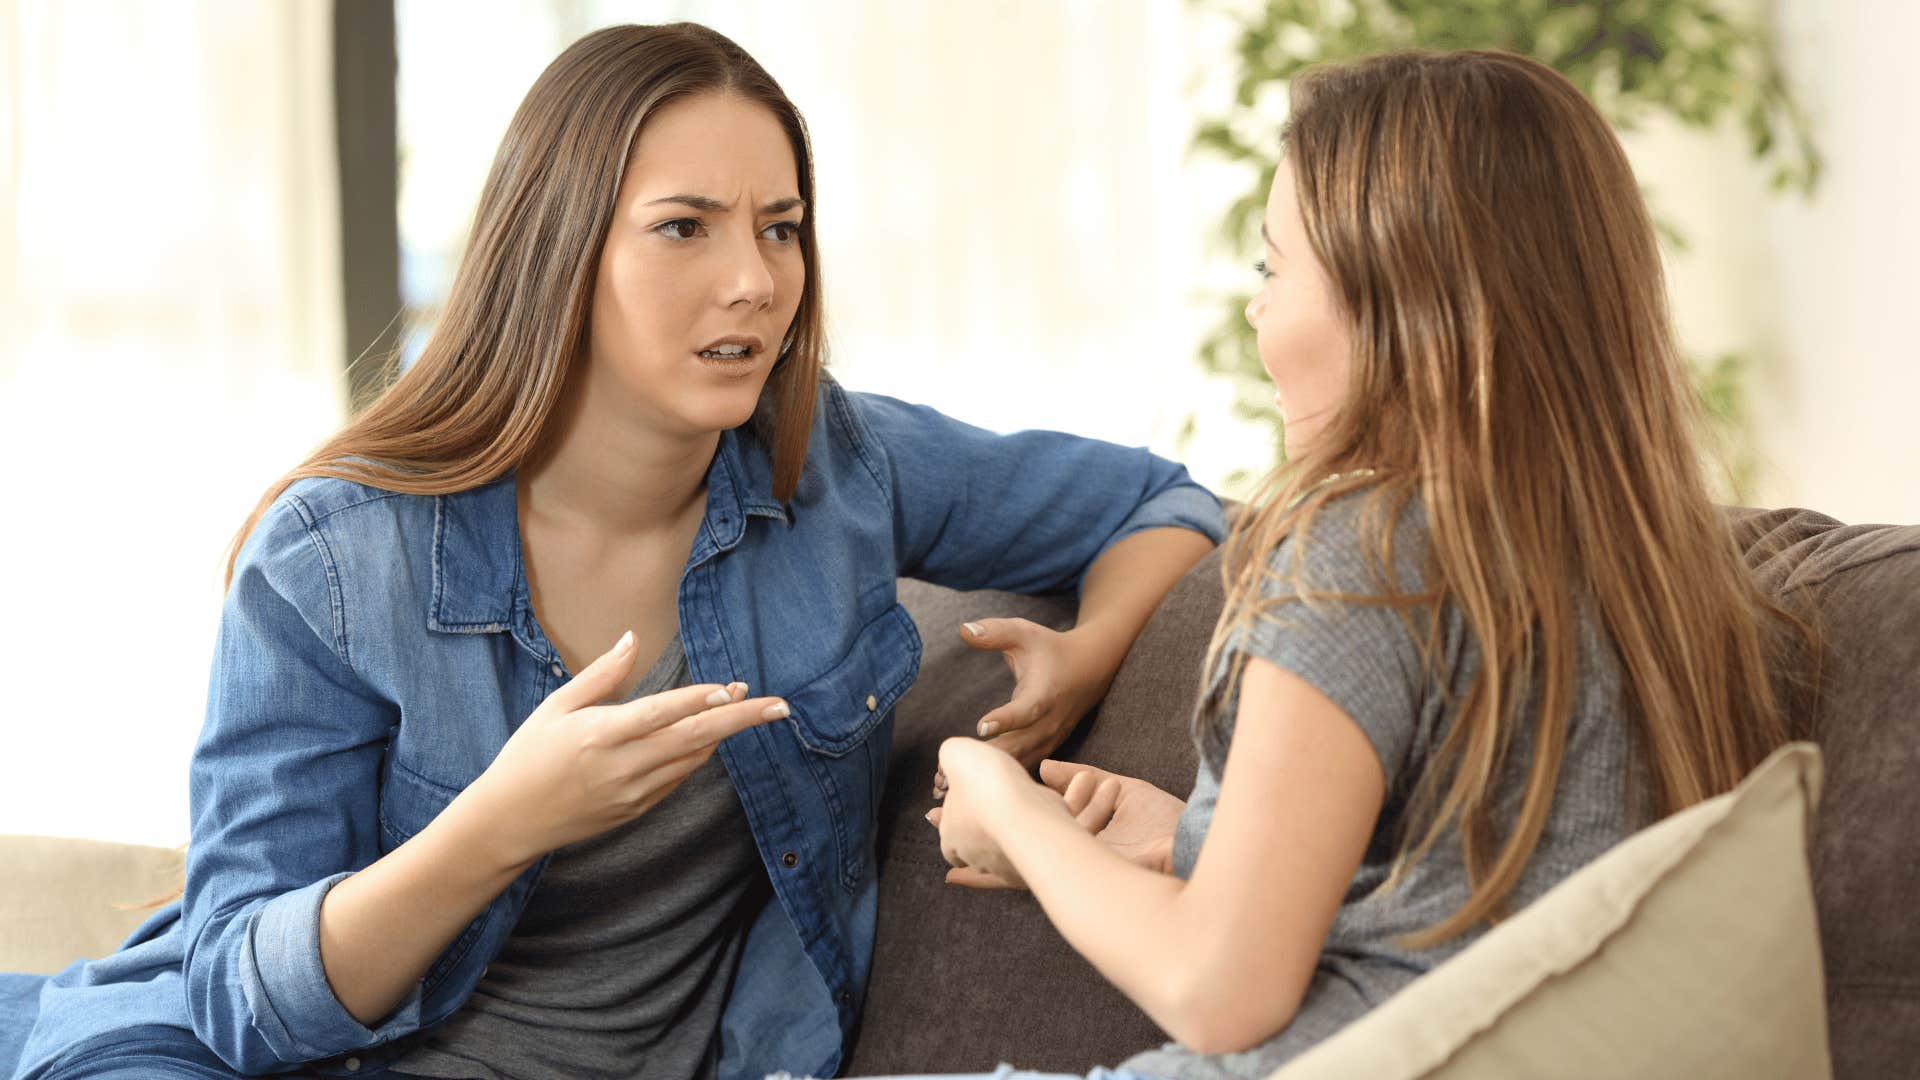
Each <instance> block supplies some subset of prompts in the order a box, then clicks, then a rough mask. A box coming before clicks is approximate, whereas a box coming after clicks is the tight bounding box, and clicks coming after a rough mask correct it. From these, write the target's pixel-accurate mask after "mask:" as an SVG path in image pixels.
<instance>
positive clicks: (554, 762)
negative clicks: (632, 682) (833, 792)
mask: <svg viewBox="0 0 1920 1080" xmlns="http://www.w3.org/2000/svg"><path fill="white" fill-rule="evenodd" d="M634 653H635V650H634V641H633V634H632V632H631V631H629V632H628V633H626V634H624V635H622V636H621V638H620V640H619V641H618V642H616V643H615V644H614V647H613V648H612V649H609V650H608V651H607V652H606V653H605V654H603V655H602V656H601V657H600V658H599V659H597V660H595V661H594V662H593V663H591V664H589V665H588V666H587V668H586V670H584V671H582V672H580V674H578V675H576V676H575V677H574V678H573V679H571V680H570V681H568V682H567V683H565V684H564V685H562V686H561V687H559V688H558V689H556V690H555V691H554V692H553V693H551V694H549V695H547V699H546V700H545V701H543V702H541V703H540V707H539V708H537V709H535V710H534V711H533V714H532V715H531V716H529V717H527V720H526V722H525V723H523V724H521V725H520V730H518V731H516V732H514V734H513V737H512V738H510V739H508V740H507V744H506V746H504V747H502V748H501V750H500V754H499V756H498V757H496V758H494V760H493V764H491V765H489V766H488V767H487V770H486V772H484V773H482V774H481V776H480V778H479V779H478V780H475V781H474V782H473V785H472V786H471V787H470V788H468V789H467V793H466V797H469V798H473V799H477V800H482V801H483V802H484V804H485V806H486V808H487V809H486V817H487V818H488V819H489V821H490V822H491V823H492V826H493V828H492V830H491V832H492V835H493V836H495V837H496V838H497V841H496V842H497V843H498V845H499V847H498V851H499V853H500V854H501V855H502V856H503V857H504V858H505V859H506V860H508V861H509V862H510V863H512V864H516V865H517V864H530V863H532V862H533V861H534V860H536V859H538V858H539V857H540V856H542V855H544V854H546V853H547V852H549V851H552V850H554V849H555V848H559V847H563V846H565V845H567V844H571V843H573V842H575V841H578V840H584V839H586V838H587V837H590V836H596V835H598V834H600V833H603V832H605V831H607V830H608V829H611V828H613V827H615V826H617V825H622V824H625V823H626V822H629V821H632V820H633V819H634V818H637V817H639V816H640V815H641V814H644V813H646V812H647V811H648V810H650V809H652V808H653V807H654V805H656V804H657V803H659V802H660V800H661V799H664V798H666V797H667V795H668V793H669V792H671V791H673V789H674V788H676V787H678V786H679V785H680V782H681V781H682V780H685V779H686V778H687V776H688V775H689V774H691V773H692V772H693V771H694V770H695V769H697V768H699V767H700V766H701V765H702V764H704V763H705V762H706V760H707V759H708V758H710V757H712V756H713V751H714V747H715V746H717V745H718V744H719V743H720V740H722V739H725V738H726V737H727V736H729V735H732V734H734V733H735V732H738V731H743V730H745V729H746V728H750V727H753V726H754V725H756V724H763V723H766V722H767V721H769V720H777V719H780V718H781V717H784V716H786V715H787V704H786V702H784V701H782V700H780V699H779V698H773V697H761V698H747V697H746V696H745V695H746V691H747V686H746V684H745V683H732V684H730V685H728V686H718V685H715V684H711V683H704V684H699V685H695V686H688V687H683V688H681V689H678V690H669V691H667V692H666V693H662V694H652V695H649V696H647V697H643V698H637V699H635V700H633V701H630V702H626V703H624V704H619V705H601V704H597V702H599V701H601V700H602V699H604V698H606V697H607V696H608V695H610V694H612V693H613V692H614V691H615V690H616V689H617V688H618V687H619V686H620V685H621V684H622V683H624V682H625V681H626V680H627V678H628V677H629V675H630V674H631V673H632V671H633V665H634V660H635V656H634Z"/></svg>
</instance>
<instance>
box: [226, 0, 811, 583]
mask: <svg viewBox="0 0 1920 1080" xmlns="http://www.w3.org/2000/svg"><path fill="white" fill-rule="evenodd" d="M701 93H727V94H733V95H737V96H739V97H741V98H744V99H746V100H748V101H752V102H755V103H757V104H760V105H762V106H765V107H766V108H767V109H768V110H769V111H770V112H772V113H773V115H774V116H775V117H776V118H777V119H778V120H779V121H780V124H781V126H782V127H783V128H784V129H785V130H786V133H787V138H788V140H789V141H790V142H791V143H792V145H793V158H794V171H795V173H796V174H797V176H798V179H799V186H800V192H799V194H800V198H801V199H803V200H805V202H806V206H807V213H806V214H805V215H804V216H803V217H802V218H801V220H800V249H801V252H802V257H803V258H804V259H805V261H806V283H805V285H804V287H803V289H802V291H801V295H800V305H799V308H798V310H797V311H796V312H795V314H794V319H793V325H792V328H791V329H790V330H789V331H788V333H787V338H786V341H785V343H784V345H783V350H782V355H781V356H780V357H779V359H777V360H776V363H775V367H774V370H773V374H772V375H771V376H770V377H769V378H768V380H767V385H766V388H765V389H764V390H763V391H762V394H761V407H760V408H759V410H757V412H756V419H755V421H754V430H755V431H756V433H757V435H758V437H760V438H761V439H762V440H763V441H764V442H765V444H766V445H767V447H768V449H769V451H770V452H771V454H772V458H773V494H774V496H775V497H776V498H778V499H781V500H786V499H788V498H791V497H792V494H793V489H794V487H795V485H797V484H798V483H799V479H800V470H801V466H802V465H803V463H804V461H805V458H806V453H807V432H808V429H809V427H810V423H811V420H812V415H813V403H814V394H815V391H816V389H817V386H818V379H819V373H820V369H821V366H822V364H823V363H824V361H825V351H826V335H825V332H824V329H823V325H822V313H821V302H820V296H821V290H820V262H819V249H818V246H817V245H816V244H815V242H814V221H815V207H816V205H817V200H816V199H815V196H814V190H813V158H812V153H811V151H810V149H809V145H808V141H807V131H806V125H805V123H804V122H803V121H802V120H801V117H800V113H799V110H797V109H796V108H794V105H793V103H792V102H791V101H789V100H788V99H787V96H786V94H785V93H784V92H782V91H781V89H780V86H779V84H778V83H776V82H774V80H773V77H772V76H771V75H769V74H767V72H766V70H765V69H763V68H762V67H761V66H760V65H759V64H758V63H757V62H755V61H754V59H753V57H751V56H749V55H747V53H746V51H745V50H744V49H742V48H740V46H738V45H736V44H734V43H733V41H731V40H730V39H728V38H726V37H725V36H723V35H721V34H719V33H716V32H715V31H713V30H709V29H707V28H706V27H704V26H698V25H695V24H693V23H677V24H673V25H668V26H614V27H608V28H606V29H604V30H597V31H595V32H593V33H591V34H588V35H587V36H586V37H583V38H581V39H580V40H579V41H576V42H574V43H573V44H572V45H571V46H569V47H568V48H567V49H566V51H564V52H562V53H561V54H560V55H559V57H557V58H556V59H555V60H554V61H553V63H551V64H549V65H548V66H547V69H546V70H545V71H544V72H542V73H541V75H540V77H539V78H538V79H537V80H535V82H534V84H533V88H532V89H531V90H529V91H527V96H526V99H525V100H524V101H522V102H521V103H520V108H519V109H518V110H517V111H516V112H515V113H514V116H513V120H512V122H511V123H509V124H508V125H507V132H506V135H505V137H504V138H502V139H501V141H500V149H499V151H498V153H496V154H495V156H494V159H493V168H492V169H491V170H490V171H489V172H488V174H487V181H486V185H485V186H484V187H483V188H482V190H481V193H480V203H479V207H478V209H477V211H476V212H475V216H474V224H473V232H472V236H471V237H470V239H469V241H468V244H467V249H466V254H465V256H464V257H463V258H462V259H461V262H460V270H459V273H458V274H457V275H456V276H455V277H454V281H453V287H452V289H451V290H450V292H449V294H448V296H447V301H446V306H445V308H444V310H443V312H442V314H441V315H440V318H439V320H438V322H437V324H436V325H435V327H434V329H433V332H432V335H431V336H430V337H429V338H428V340H427V343H426V346H425V348H424V350H423V351H422V352H421V354H420V357H419V359H418V360H417V361H415V362H414V364H413V365H412V366H411V367H409V368H408V369H407V370H406V372H405V373H404V374H402V375H400V376H399V377H398V379H395V380H393V381H392V383H391V385H389V386H388V387H387V388H386V389H385V390H384V391H383V392H382V393H381V394H380V395H379V397H377V398H376V399H375V400H374V401H373V402H372V403H371V404H370V405H368V406H367V408H366V409H365V411H364V412H362V413H360V414H359V415H358V416H357V417H355V418H354V419H353V420H352V421H350V422H349V423H348V424H347V425H346V426H345V427H344V428H342V429H341V430H340V431H339V432H338V433H337V434H335V435H334V436H333V437H332V438H330V439H328V440H327V441H326V442H325V443H323V444H322V445H321V446H320V447H319V449H317V450H315V451H314V452H313V453H312V454H311V455H309V456H308V457H307V459H306V460H305V461H303V462H301V463H300V464H299V465H298V466H297V467H296V468H294V469H293V470H292V471H291V472H288V473H287V474H286V475H285V476H283V477H281V478H280V479H279V480H277V481H275V482H274V484H273V485H272V486H271V487H270V488H268V489H267V491H266V493H265V494H264V495H262V496H261V497H260V501H259V503H258V504H257V505H255V507H254V509H253V513H252V514H251V515H250V516H248V518H247V520H246V524H245V525H243V526H242V527H241V529H240V531H239V533H238V535H236V536H235V537H234V541H233V546H232V548H231V549H230V550H229V552H228V555H227V571H226V572H227V577H228V580H229V581H230V580H231V579H232V575H233V563H234V560H235V558H237V557H238V554H239V550H240V547H241V545H242V544H244V543H245V542H246V539H247V537H248V535H249V534H251V533H252V531H253V528H254V526H255V525H256V524H257V523H258V522H259V520H260V515H261V514H263V513H265V512H266V509H267V508H268V507H269V506H270V505H272V503H273V501H274V499H276V498H278V497H279V496H280V494H281V492H283V491H285V490H286V489H287V487H288V485H290V484H292V483H293V482H294V481H296V480H299V479H301V478H303V477H309V476H333V477H339V478H342V479H346V480H353V481H357V482H359V483H363V484H369V485H372V486H374V487H378V488H384V489H386V490H389V491H398V492H405V493H408V494H419V495H438V494H446V493H449V492H454V491H461V490H465V489H467V488H472V487H477V486H479V485H482V484H485V483H488V482H490V481H492V480H495V479H498V478H499V477H500V476H502V475H504V474H505V473H506V472H507V471H508V470H510V469H513V468H516V467H518V466H519V465H521V464H522V463H523V462H526V461H527V460H528V459H529V458H532V457H534V456H535V455H537V454H538V453H539V452H540V450H541V449H542V445H543V441H544V440H545V439H546V438H547V437H548V435H549V431H550V427H551V425H550V424H549V421H550V419H551V418H552V417H553V416H554V412H555V408H556V406H557V405H558V403H559V402H560V400H561V398H562V394H563V392H564V391H565V389H566V386H567V381H568V377H569V375H570V373H571V372H572V371H573V370H574V368H575V367H576V363H575V361H576V360H577V359H578V358H579V357H580V356H581V355H582V351H583V347H584V344H585V339H586V333H587V317H588V313H589V312H590V311H591V310H592V307H593V287H594V279H595V274H596V271H597V269H598V266H599V260H600V248H601V245H602V243H603V242H604V241H605V239H606V235H607V229H608V225H609V222H610V221H611V220H612V217H613V207H614V197H615V195H616V193H618V191H619V190H620V181H621V178H622V177H623V176H624V175H625V172H626V166H627V161H628V159H629V157H630V156H631V155H632V151H633V143H634V140H635V138H636V137H638V135H639V132H640V129H641V127H642V126H643V125H644V124H645V123H646V122H647V118H648V117H649V116H651V115H652V114H653V112H654V110H656V109H658V108H660V107H661V106H663V105H666V104H668V103H670V102H672V101H675V100H679V99H682V98H686V97H690V96H693V95H696V94H701Z"/></svg>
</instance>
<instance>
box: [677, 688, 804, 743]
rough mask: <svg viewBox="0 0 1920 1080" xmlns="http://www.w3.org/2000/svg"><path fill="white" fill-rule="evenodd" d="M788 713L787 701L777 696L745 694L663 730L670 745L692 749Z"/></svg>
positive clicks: (782, 716) (720, 740)
mask: <svg viewBox="0 0 1920 1080" xmlns="http://www.w3.org/2000/svg"><path fill="white" fill-rule="evenodd" d="M790 715H792V710H791V709H790V708H789V707H788V706H787V703H786V702H784V701H782V700H780V699H779V698H777V697H758V698H748V699H747V700H745V701H736V702H734V703H733V704H731V705H722V706H720V707H718V708H711V709H707V710H705V711H702V712H697V713H694V714H693V715H692V716H689V717H686V718H685V719H683V720H677V721H675V722H674V723H673V724H671V725H669V727H668V728H667V730H666V731H665V732H663V734H667V735H670V736H671V738H672V739H673V742H674V745H676V746H682V747H685V748H686V749H687V750H693V749H696V748H698V747H703V746H717V745H719V744H720V743H721V742H723V741H724V740H726V739H727V737H728V736H731V735H736V734H739V733H740V732H742V731H745V730H747V729H748V728H750V727H758V726H759V725H761V724H765V723H769V722H771V721H774V720H784V719H786V718H787V717H788V716H790Z"/></svg>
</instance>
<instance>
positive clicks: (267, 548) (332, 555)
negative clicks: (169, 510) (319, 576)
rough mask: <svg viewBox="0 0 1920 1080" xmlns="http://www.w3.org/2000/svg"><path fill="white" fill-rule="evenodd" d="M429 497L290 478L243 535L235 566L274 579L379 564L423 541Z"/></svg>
mask: <svg viewBox="0 0 1920 1080" xmlns="http://www.w3.org/2000/svg"><path fill="white" fill-rule="evenodd" d="M435 504H436V497H435V496H432V495H406V494H401V493H399V492H393V491H387V490H384V489H381V488H376V487H372V486H370V485H367V484H360V483H355V482H354V481H351V480H343V479H339V478H336V477H306V478H303V479H300V480H296V481H295V482H294V483H292V484H291V485H289V486H288V487H287V489H286V490H285V491H282V492H281V493H280V494H279V495H278V496H276V497H275V498H274V500H273V502H272V503H271V504H269V505H268V507H267V509H266V510H265V511H264V512H262V514H261V515H260V520H259V521H258V522H256V523H255V525H254V528H253V531H252V532H251V533H249V534H248V536H247V539H246V542H245V544H244V545H242V547H241V549H240V553H239V556H238V558H237V559H236V561H235V564H234V577H235V580H236V581H237V580H238V579H239V578H240V576H241V574H242V573H243V572H244V571H248V570H260V571H265V572H267V573H268V575H269V577H271V578H275V579H278V578H280V577H281V576H282V575H285V574H295V575H305V574H310V573H312V572H314V571H320V572H323V573H324V574H325V575H326V576H327V577H328V578H337V576H338V574H339V567H340V565H341V564H342V563H353V564H358V565H364V564H367V563H369V562H371V563H381V562H386V561H390V560H392V559H394V558H396V557H398V556H399V554H400V552H401V551H402V550H403V547H404V546H406V545H407V544H408V543H409V542H410V541H415V540H419V539H422V538H430V537H431V536H432V535H433V528H434V522H435Z"/></svg>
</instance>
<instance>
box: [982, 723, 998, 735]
mask: <svg viewBox="0 0 1920 1080" xmlns="http://www.w3.org/2000/svg"><path fill="white" fill-rule="evenodd" d="M999 730H1000V725H999V724H998V723H996V722H994V721H992V720H988V721H986V722H985V723H983V724H981V725H980V737H981V738H983V739H984V738H986V737H987V736H989V735H991V734H993V733H994V732H996V731H999Z"/></svg>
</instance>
